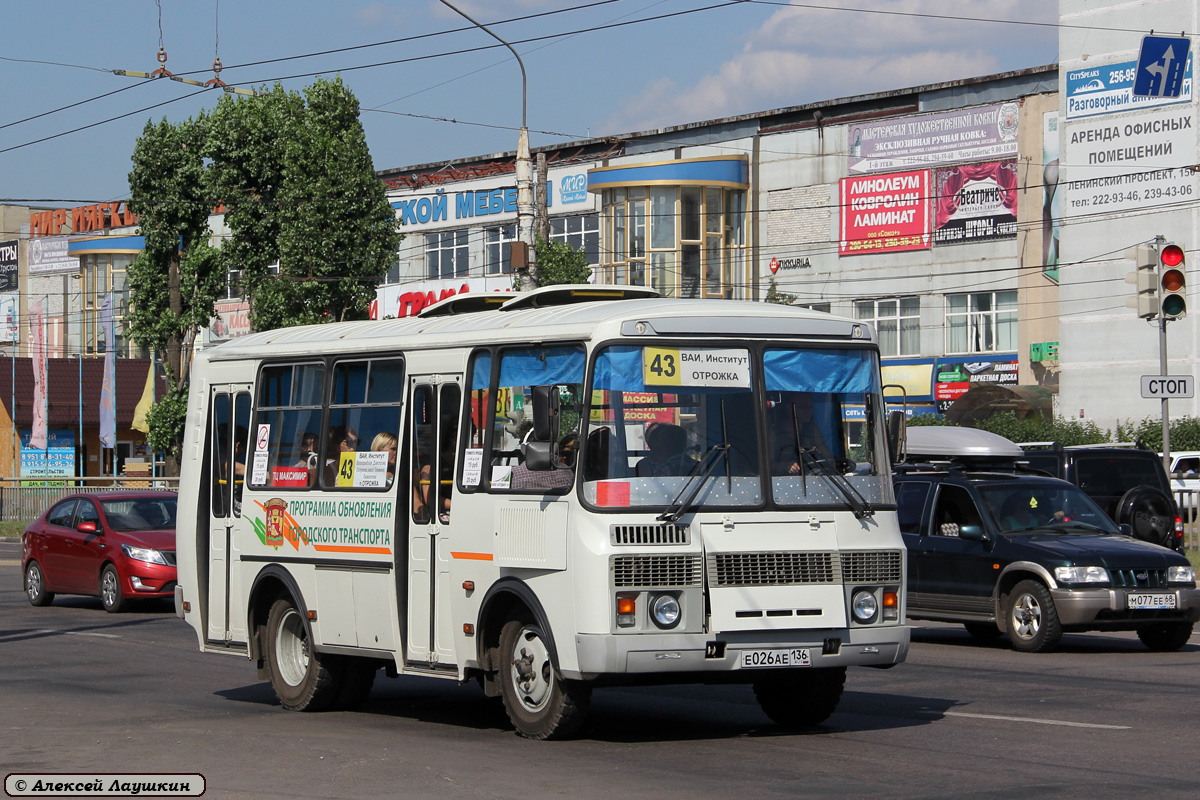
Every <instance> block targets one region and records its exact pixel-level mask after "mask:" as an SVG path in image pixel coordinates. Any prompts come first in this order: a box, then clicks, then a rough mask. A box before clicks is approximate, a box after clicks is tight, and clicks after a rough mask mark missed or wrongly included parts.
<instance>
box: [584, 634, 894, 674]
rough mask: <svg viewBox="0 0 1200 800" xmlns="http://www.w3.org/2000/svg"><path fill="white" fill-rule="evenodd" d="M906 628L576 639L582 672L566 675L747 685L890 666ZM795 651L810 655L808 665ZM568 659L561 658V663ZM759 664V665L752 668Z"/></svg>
mask: <svg viewBox="0 0 1200 800" xmlns="http://www.w3.org/2000/svg"><path fill="white" fill-rule="evenodd" d="M908 644H909V628H908V626H906V625H893V626H886V627H884V626H881V627H877V628H855V629H853V630H846V629H841V630H813V631H780V632H778V633H777V634H775V635H769V634H766V633H764V632H762V631H759V632H755V633H724V634H703V633H696V634H690V633H679V634H636V635H627V636H621V635H612V634H576V636H575V648H576V655H577V658H578V665H579V666H578V669H577V670H571V669H564V670H563V676H564V677H566V678H570V679H575V680H590V679H593V678H596V677H598V676H600V675H614V674H623V675H637V674H644V675H666V674H670V673H726V674H728V673H741V674H742V675H744V677H745V680H746V682H750V681H753V680H754V679H755V674H757V673H759V669H757V668H756V667H759V666H761V667H784V668H787V667H801V668H803V667H815V668H823V667H848V666H866V667H890V666H893V665H895V664H899V663H901V662H902V661H904V659H905V657H906V656H907V655H908ZM795 651H807V653H804V654H803V655H806V656H807V657H808V663H803V661H802V660H801V659H800V658H798V657H797V656H799V655H801V654H800V653H797V652H795ZM561 661H562V659H560V662H561ZM751 663H754V666H751V665H750V664H751Z"/></svg>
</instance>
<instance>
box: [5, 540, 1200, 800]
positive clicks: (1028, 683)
mask: <svg viewBox="0 0 1200 800" xmlns="http://www.w3.org/2000/svg"><path fill="white" fill-rule="evenodd" d="M8 558H11V556H10V555H9V554H8V552H6V551H5V549H4V548H0V772H2V773H3V774H7V773H12V772H43V773H44V772H82V773H88V772H139V773H153V772H170V773H201V774H203V775H204V776H205V778H206V780H207V792H206V794H205V797H207V798H275V797H278V798H378V797H418V796H421V797H428V796H435V795H436V796H441V797H455V798H457V797H467V798H514V799H517V798H519V799H520V800H533V799H536V798H549V797H571V798H614V800H633V799H634V798H643V797H655V798H689V799H694V798H727V797H739V798H775V797H779V798H783V797H787V798H795V797H814V798H815V797H821V798H856V799H857V798H864V797H888V798H953V799H954V800H964V799H965V798H1042V797H1045V798H1073V797H1078V798H1089V799H1092V798H1120V799H1121V800H1131V798H1139V797H1151V796H1152V797H1155V798H1156V800H1163V799H1164V798H1189V799H1191V798H1195V797H1196V796H1197V793H1198V790H1197V782H1198V778H1200V744H1198V743H1200V691H1197V683H1198V682H1200V635H1197V636H1194V637H1193V639H1192V642H1191V643H1190V644H1189V645H1188V646H1187V647H1186V648H1185V649H1184V650H1183V651H1181V652H1178V653H1167V654H1162V653H1151V652H1149V651H1147V650H1145V649H1144V648H1143V647H1142V646H1141V644H1140V643H1139V642H1138V641H1137V639H1136V637H1134V636H1133V634H1103V635H1101V634H1087V635H1068V636H1067V637H1066V638H1065V639H1064V646H1063V648H1062V650H1061V651H1060V652H1057V653H1052V654H1046V655H1022V654H1019V653H1016V652H1013V651H1012V650H1010V649H1008V647H1007V643H1006V642H1005V641H1003V640H1001V641H1000V642H993V643H986V644H980V643H976V642H974V641H973V640H971V639H970V638H969V637H968V636H967V635H966V633H965V632H963V630H962V628H961V627H958V626H949V625H933V626H929V627H922V628H918V629H916V630H915V631H914V643H913V648H912V652H911V654H910V658H909V661H908V662H907V663H906V664H903V665H900V666H898V667H896V668H894V669H891V670H870V669H856V670H851V672H850V677H849V680H848V682H847V691H846V694H845V696H844V698H843V700H842V704H841V706H840V708H839V710H838V712H837V713H835V714H834V715H833V716H832V717H831V718H830V720H829V721H828V722H827V723H826V724H825V725H824V726H822V727H821V728H820V729H816V730H814V731H812V732H806V733H799V734H796V733H786V732H783V731H781V730H779V729H778V728H776V727H775V726H774V725H772V724H771V723H770V721H769V720H768V719H767V718H766V716H764V715H763V713H762V712H761V711H760V710H759V708H758V706H757V704H756V703H755V701H754V697H753V694H752V693H751V692H750V690H749V689H747V688H745V687H704V686H684V687H669V688H665V689H663V688H656V689H605V690H598V691H597V692H596V693H595V696H594V700H593V708H592V716H591V721H590V723H589V725H588V727H586V728H585V730H584V733H583V736H582V738H580V739H578V740H576V741H569V742H530V741H526V740H523V739H521V738H519V737H517V736H516V735H515V734H514V733H513V732H512V730H511V729H510V728H509V726H508V725H507V722H506V720H505V717H504V714H503V711H502V710H501V708H500V706H499V705H498V703H496V702H495V701H490V700H487V699H485V698H484V697H483V695H482V693H481V692H480V691H479V690H478V689H477V688H475V687H474V686H473V685H472V686H461V687H460V686H458V685H456V684H454V683H452V682H446V681H436V680H430V679H420V678H401V679H395V680H389V679H387V678H384V677H383V676H382V673H381V674H380V678H379V680H378V682H377V683H376V686H375V690H374V691H373V693H372V695H371V698H370V700H369V701H368V703H367V705H366V706H364V708H363V709H362V710H359V711H354V712H336V713H326V714H298V713H292V712H287V711H284V710H282V709H281V708H280V707H279V705H278V704H277V703H276V701H275V697H274V694H273V693H272V691H271V689H270V687H269V686H268V685H267V684H266V683H264V682H261V681H259V680H258V679H257V678H256V676H255V672H254V669H253V668H252V666H251V665H250V664H249V662H247V661H245V660H243V659H240V658H234V657H229V656H218V655H204V654H201V653H200V652H199V651H198V650H197V646H196V639H195V637H194V635H193V632H192V630H191V629H190V628H189V627H188V626H186V625H185V624H184V623H183V622H182V621H181V620H179V619H177V618H176V617H175V616H174V614H173V612H172V611H171V609H170V608H169V607H168V606H166V605H160V606H155V607H152V608H143V609H138V610H135V611H134V612H133V613H128V614H120V615H110V614H106V613H105V612H104V611H103V610H102V609H101V608H100V605H99V602H98V601H96V600H94V599H90V598H79V597H61V596H60V597H58V598H57V599H56V600H55V602H54V604H53V605H51V606H50V607H47V608H32V607H31V606H29V604H28V603H27V602H26V600H25V598H24V596H23V594H22V593H21V582H20V569H19V567H18V566H16V565H15V564H13V562H12V561H11V560H5V559H8Z"/></svg>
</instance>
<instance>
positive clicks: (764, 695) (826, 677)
mask: <svg viewBox="0 0 1200 800" xmlns="http://www.w3.org/2000/svg"><path fill="white" fill-rule="evenodd" d="M845 687H846V668H845V667H828V668H823V669H796V670H791V671H788V672H780V673H776V674H774V675H771V676H770V677H766V678H763V679H761V680H758V681H755V682H754V696H755V697H756V698H758V705H759V706H760V707H761V708H762V710H763V713H765V714H766V715H767V716H768V717H770V718H771V721H773V722H774V723H775V724H777V725H782V726H783V727H785V728H811V727H812V726H814V725H820V724H821V723H822V722H824V721H825V720H827V719H829V715H830V714H832V713H833V712H834V711H835V710H837V706H838V703H839V702H840V701H841V699H842V690H843V689H845Z"/></svg>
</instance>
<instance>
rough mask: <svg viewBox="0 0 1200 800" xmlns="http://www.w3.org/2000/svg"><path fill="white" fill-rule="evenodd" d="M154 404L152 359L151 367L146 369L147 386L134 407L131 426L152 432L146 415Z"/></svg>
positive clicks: (152, 360)
mask: <svg viewBox="0 0 1200 800" xmlns="http://www.w3.org/2000/svg"><path fill="white" fill-rule="evenodd" d="M152 405H154V359H150V369H149V370H147V371H146V388H145V389H143V390H142V399H141V400H138V403H137V405H136V406H135V407H134V409H133V425H132V426H131V427H132V428H133V429H134V430H135V431H141V432H142V433H149V432H150V423H149V422H147V421H146V415H147V414H149V413H150V406H152Z"/></svg>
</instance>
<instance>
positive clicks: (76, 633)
mask: <svg viewBox="0 0 1200 800" xmlns="http://www.w3.org/2000/svg"><path fill="white" fill-rule="evenodd" d="M37 633H61V634H62V635H64V636H95V637H97V638H100V639H120V638H121V637H120V636H118V635H117V634H115V633H91V632H89V631H52V630H41V631H37Z"/></svg>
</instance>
